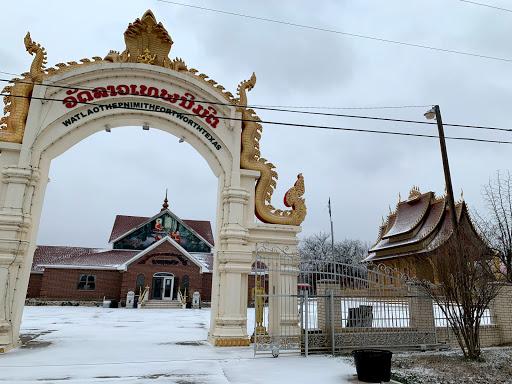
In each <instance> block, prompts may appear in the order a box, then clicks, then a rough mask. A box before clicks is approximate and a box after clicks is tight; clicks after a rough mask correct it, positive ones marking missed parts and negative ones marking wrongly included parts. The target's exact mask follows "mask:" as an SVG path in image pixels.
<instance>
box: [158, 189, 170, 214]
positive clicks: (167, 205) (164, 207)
mask: <svg viewBox="0 0 512 384" xmlns="http://www.w3.org/2000/svg"><path fill="white" fill-rule="evenodd" d="M167 202H168V200H167V188H166V189H165V199H164V203H163V204H162V209H161V210H160V212H162V211H165V210H166V209H167V208H169V204H167Z"/></svg>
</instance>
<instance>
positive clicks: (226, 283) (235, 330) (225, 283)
mask: <svg viewBox="0 0 512 384" xmlns="http://www.w3.org/2000/svg"><path fill="white" fill-rule="evenodd" d="M234 184H235V185H236V183H234ZM249 198H250V192H249V191H248V190H247V189H245V188H242V187H239V186H230V187H226V188H224V189H223V191H222V207H223V216H224V220H223V224H222V228H221V229H220V232H219V239H220V244H216V247H218V248H217V252H216V258H217V259H216V261H215V262H216V264H217V268H216V276H214V279H213V280H214V282H213V284H214V286H215V284H218V287H214V290H213V291H212V318H211V324H210V334H209V341H210V342H211V343H212V344H213V345H217V346H236V345H239V346H241V345H249V337H248V333H247V292H242V289H245V291H247V278H248V275H249V272H250V271H251V265H252V259H253V257H252V249H250V247H249V246H248V242H247V240H248V235H249V233H248V231H247V229H246V228H245V226H244V211H245V206H246V205H247V203H248V201H249ZM215 288H216V289H215ZM215 291H217V293H216V292H215Z"/></svg>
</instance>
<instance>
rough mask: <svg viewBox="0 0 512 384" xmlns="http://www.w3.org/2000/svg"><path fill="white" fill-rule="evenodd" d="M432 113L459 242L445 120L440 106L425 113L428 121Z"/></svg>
mask: <svg viewBox="0 0 512 384" xmlns="http://www.w3.org/2000/svg"><path fill="white" fill-rule="evenodd" d="M432 113H433V114H435V117H436V120H437V129H438V131H439V143H440V144H441V156H442V158H443V169H444V181H445V184H446V197H447V199H448V208H449V209H450V216H451V219H452V227H453V231H454V232H455V236H456V238H457V240H459V232H458V231H457V226H458V222H457V213H456V212H455V200H454V197H453V187H452V178H451V176H450V165H449V164H448V154H447V153H446V143H445V140H444V129H443V120H442V119H441V110H440V109H439V105H434V108H432V109H431V110H430V111H428V112H427V113H425V117H426V118H427V119H432V118H433V117H434V116H432Z"/></svg>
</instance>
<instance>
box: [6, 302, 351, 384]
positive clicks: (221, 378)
mask: <svg viewBox="0 0 512 384" xmlns="http://www.w3.org/2000/svg"><path fill="white" fill-rule="evenodd" d="M248 315H249V318H253V317H254V309H249V311H248ZM209 319H210V310H209V309H144V310H136V309H126V308H119V309H107V308H96V307H50V306H36V307H26V308H25V311H24V315H23V323H22V329H21V337H22V340H23V346H22V347H21V348H18V349H15V350H12V351H9V352H8V353H6V354H4V355H0V382H2V383H4V382H5V383H17V384H21V383H39V384H41V383H118V382H119V383H123V384H130V383H177V384H195V383H283V384H286V383H293V384H297V383H311V382H319V383H325V384H328V383H338V384H340V383H341V384H344V383H354V381H353V377H354V374H355V369H354V367H353V366H351V365H350V364H348V363H346V362H343V361H342V360H340V359H338V358H332V357H330V356H321V355H316V356H309V357H307V358H305V357H302V356H299V355H286V356H284V355H281V356H280V357H279V358H277V359H274V358H271V357H254V352H253V349H252V347H238V348H219V347H216V348H214V347H212V346H211V345H210V344H208V343H207V341H206V337H207V334H208V324H209Z"/></svg>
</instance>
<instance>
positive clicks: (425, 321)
mask: <svg viewBox="0 0 512 384" xmlns="http://www.w3.org/2000/svg"><path fill="white" fill-rule="evenodd" d="M254 274H255V295H254V301H255V319H256V321H255V327H254V335H253V337H254V351H255V354H260V353H272V354H274V355H275V354H279V353H286V352H302V353H305V354H309V353H314V352H332V353H336V352H338V351H340V350H342V349H348V348H359V347H391V346H420V345H428V344H434V343H436V332H435V322H434V312H433V306H432V301H431V300H430V298H429V297H427V296H425V294H424V293H423V292H422V290H421V289H420V287H419V286H417V285H415V284H413V283H411V282H409V280H408V277H407V276H406V275H404V274H401V273H399V272H398V271H396V270H393V269H390V268H387V267H385V266H383V265H364V264H360V263H350V262H346V263H342V262H332V261H324V260H313V261H312V260H308V261H304V260H301V258H300V255H299V254H298V252H297V251H294V252H288V251H287V250H286V249H284V250H283V249H280V248H277V247H272V246H269V245H264V246H257V249H256V262H255V264H254Z"/></svg>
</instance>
